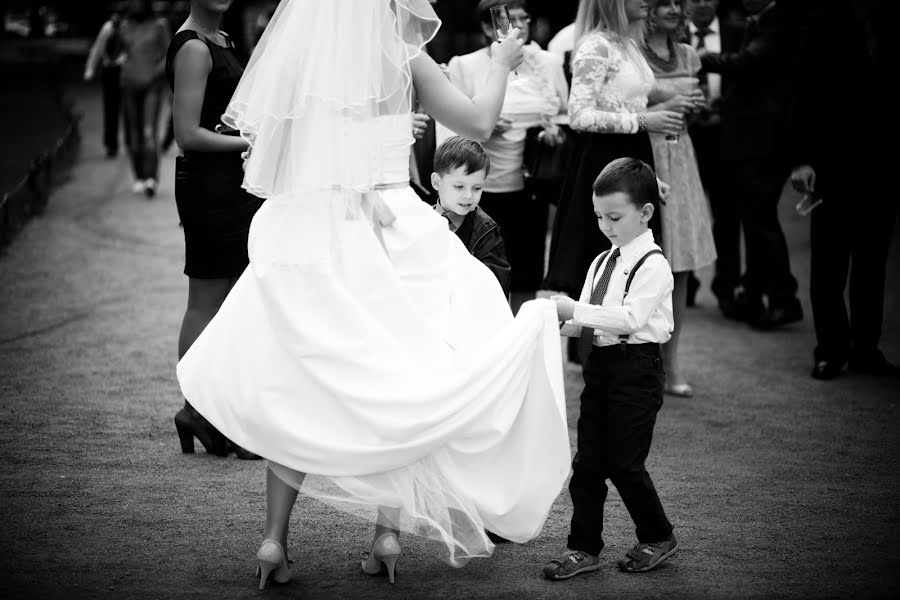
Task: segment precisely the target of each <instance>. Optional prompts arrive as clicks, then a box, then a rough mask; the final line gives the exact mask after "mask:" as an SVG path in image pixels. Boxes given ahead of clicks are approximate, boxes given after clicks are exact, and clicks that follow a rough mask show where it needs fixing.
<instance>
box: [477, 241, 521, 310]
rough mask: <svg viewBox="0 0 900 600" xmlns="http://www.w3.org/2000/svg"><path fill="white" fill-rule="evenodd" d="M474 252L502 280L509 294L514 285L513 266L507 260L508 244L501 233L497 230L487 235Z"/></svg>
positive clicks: (505, 292) (505, 291)
mask: <svg viewBox="0 0 900 600" xmlns="http://www.w3.org/2000/svg"><path fill="white" fill-rule="evenodd" d="M473 254H474V255H475V258H477V259H478V260H480V261H481V262H482V263H483V264H484V265H485V266H486V267H487V268H488V269H490V270H491V273H493V274H494V277H496V278H497V281H499V282H500V287H502V288H503V293H504V294H506V295H507V296H509V291H510V288H511V286H512V267H510V266H509V262H508V261H507V260H506V245H505V244H504V243H503V238H502V237H500V234H499V233H496V232H495V233H494V234H492V235H489V236H487V238H486V239H484V240H482V241H481V242H479V244H478V245H477V246H476V247H475V249H474V252H473Z"/></svg>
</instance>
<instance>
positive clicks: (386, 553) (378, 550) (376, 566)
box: [360, 531, 400, 583]
mask: <svg viewBox="0 0 900 600" xmlns="http://www.w3.org/2000/svg"><path fill="white" fill-rule="evenodd" d="M399 558H400V540H398V539H397V534H396V533H393V532H390V531H389V532H388V533H382V534H381V535H379V536H378V537H377V538H375V541H374V542H372V551H371V552H369V556H368V557H366V559H365V560H364V561H362V563H361V565H360V566H362V570H363V573H365V574H366V575H384V574H385V573H387V576H388V579H390V582H391V583H394V568H395V567H396V566H397V560H398V559H399Z"/></svg>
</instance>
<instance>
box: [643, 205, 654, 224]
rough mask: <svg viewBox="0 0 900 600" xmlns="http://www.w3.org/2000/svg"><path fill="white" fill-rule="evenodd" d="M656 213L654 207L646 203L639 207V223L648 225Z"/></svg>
mask: <svg viewBox="0 0 900 600" xmlns="http://www.w3.org/2000/svg"><path fill="white" fill-rule="evenodd" d="M655 211H656V207H655V206H653V205H652V204H650V203H649V202H647V203H646V204H644V206H642V207H641V221H644V222H645V223H649V222H650V219H652V218H653V213H654V212H655Z"/></svg>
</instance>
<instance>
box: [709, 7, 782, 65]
mask: <svg viewBox="0 0 900 600" xmlns="http://www.w3.org/2000/svg"><path fill="white" fill-rule="evenodd" d="M772 10H773V12H772V13H770V14H768V15H765V18H763V19H760V22H759V24H758V25H757V26H758V28H759V30H758V32H757V34H756V35H755V36H753V39H751V40H750V41H749V42H748V43H746V44H745V45H744V46H743V47H742V48H741V49H740V50H738V51H736V52H722V53H712V54H707V55H705V56H704V57H703V58H702V59H701V60H702V64H703V68H704V69H706V70H707V71H708V72H710V73H721V74H723V75H727V74H732V73H747V72H755V71H759V70H761V69H766V68H768V67H769V66H771V65H777V64H778V62H779V61H782V60H788V59H789V54H790V48H791V44H790V40H789V37H788V31H787V27H786V26H785V22H784V20H783V19H782V17H781V15H780V13H775V12H774V11H775V10H777V9H772Z"/></svg>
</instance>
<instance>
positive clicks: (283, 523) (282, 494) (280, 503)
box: [263, 469, 305, 558]
mask: <svg viewBox="0 0 900 600" xmlns="http://www.w3.org/2000/svg"><path fill="white" fill-rule="evenodd" d="M304 477H305V474H302V473H301V474H299V479H298V481H297V483H302V481H303V478H304ZM296 501H297V488H295V487H293V486H290V485H288V484H287V483H286V482H285V481H284V480H283V479H281V477H279V476H278V475H276V474H275V473H274V472H273V471H272V469H266V528H265V529H264V530H263V539H272V540H275V541H277V542H279V543H280V544H281V547H282V548H284V552H285V554H287V534H288V526H289V525H290V523H291V512H292V511H293V509H294V503H295V502H296ZM285 558H287V556H285Z"/></svg>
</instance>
